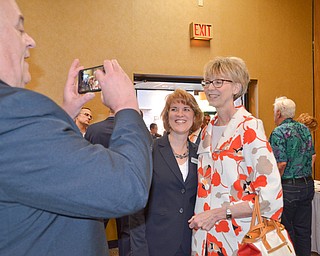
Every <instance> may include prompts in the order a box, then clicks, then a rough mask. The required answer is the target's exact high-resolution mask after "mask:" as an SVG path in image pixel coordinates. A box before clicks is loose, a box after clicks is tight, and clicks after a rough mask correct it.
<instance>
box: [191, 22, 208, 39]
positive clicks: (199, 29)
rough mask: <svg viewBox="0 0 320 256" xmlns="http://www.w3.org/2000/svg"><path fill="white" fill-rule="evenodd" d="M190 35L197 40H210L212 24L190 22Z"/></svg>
mask: <svg viewBox="0 0 320 256" xmlns="http://www.w3.org/2000/svg"><path fill="white" fill-rule="evenodd" d="M190 37H191V39H197V40H211V39H212V24H204V23H195V22H192V23H191V24H190Z"/></svg>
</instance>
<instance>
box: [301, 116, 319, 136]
mask: <svg viewBox="0 0 320 256" xmlns="http://www.w3.org/2000/svg"><path fill="white" fill-rule="evenodd" d="M296 121H297V122H300V123H302V124H304V125H305V126H307V127H308V128H309V130H310V131H311V132H314V131H315V130H317V128H318V121H317V119H316V118H315V117H313V116H310V115H309V114H308V113H302V114H301V115H300V116H298V118H297V119H296Z"/></svg>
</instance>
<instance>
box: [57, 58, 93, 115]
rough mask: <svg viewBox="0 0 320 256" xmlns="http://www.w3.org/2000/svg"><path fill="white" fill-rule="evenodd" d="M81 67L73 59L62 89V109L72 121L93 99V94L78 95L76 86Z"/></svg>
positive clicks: (77, 61)
mask: <svg viewBox="0 0 320 256" xmlns="http://www.w3.org/2000/svg"><path fill="white" fill-rule="evenodd" d="M80 69H83V66H79V60H78V59H75V60H74V61H73V62H72V65H71V67H70V69H69V73H68V79H67V82H66V85H65V87H64V95H63V104H62V108H63V109H64V110H65V111H66V112H67V113H68V114H69V116H71V118H72V119H74V118H75V117H76V116H77V115H78V113H79V112H80V110H81V107H82V106H83V105H84V104H85V103H87V102H88V101H90V100H92V99H93V98H94V96H95V95H94V93H86V94H84V95H80V94H79V93H78V88H77V85H76V80H77V76H78V73H79V70H80Z"/></svg>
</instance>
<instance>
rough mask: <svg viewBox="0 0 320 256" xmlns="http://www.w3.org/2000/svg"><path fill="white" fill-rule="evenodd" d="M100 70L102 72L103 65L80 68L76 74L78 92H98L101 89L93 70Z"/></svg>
mask: <svg viewBox="0 0 320 256" xmlns="http://www.w3.org/2000/svg"><path fill="white" fill-rule="evenodd" d="M98 69H99V70H102V71H103V72H104V68H103V66H102V65H101V66H95V67H91V68H85V69H81V70H80V71H79V75H78V93H80V94H82V93H86V92H99V91H101V86H100V84H99V81H98V80H97V79H96V77H95V72H96V71H97V70H98Z"/></svg>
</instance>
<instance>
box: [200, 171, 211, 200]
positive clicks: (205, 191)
mask: <svg viewBox="0 0 320 256" xmlns="http://www.w3.org/2000/svg"><path fill="white" fill-rule="evenodd" d="M210 176H211V166H210V165H207V166H205V167H204V168H202V167H199V168H198V196H199V197H202V198H205V197H207V196H208V195H209V193H210V191H211V179H210Z"/></svg>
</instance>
